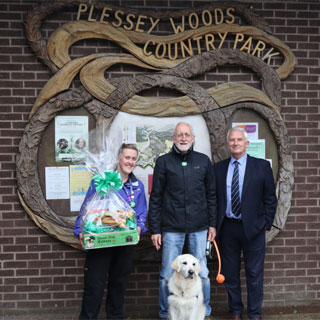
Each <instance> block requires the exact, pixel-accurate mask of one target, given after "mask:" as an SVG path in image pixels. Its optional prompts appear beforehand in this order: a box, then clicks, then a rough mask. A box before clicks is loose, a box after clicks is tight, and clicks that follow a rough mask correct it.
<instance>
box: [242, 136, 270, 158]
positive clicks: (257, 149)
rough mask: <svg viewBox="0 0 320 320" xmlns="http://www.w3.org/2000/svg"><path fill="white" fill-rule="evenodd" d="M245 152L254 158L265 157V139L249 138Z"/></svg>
mask: <svg viewBox="0 0 320 320" xmlns="http://www.w3.org/2000/svg"><path fill="white" fill-rule="evenodd" d="M247 153H248V154H249V155H250V156H252V157H256V158H262V159H265V158H266V141H265V140H264V139H260V140H250V143H249V147H248V148H247Z"/></svg>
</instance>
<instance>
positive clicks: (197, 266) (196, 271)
mask: <svg viewBox="0 0 320 320" xmlns="http://www.w3.org/2000/svg"><path fill="white" fill-rule="evenodd" d="M194 272H195V274H196V275H198V274H199V273H200V272H201V267H200V263H199V261H198V259H197V260H196V269H195V271H194Z"/></svg>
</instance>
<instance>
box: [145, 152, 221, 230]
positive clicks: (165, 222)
mask: <svg viewBox="0 0 320 320" xmlns="http://www.w3.org/2000/svg"><path fill="white" fill-rule="evenodd" d="M183 162H186V165H185V166H183V164H184V163H183ZM216 215H217V213H216V190H215V178H214V173H213V169H212V164H211V161H210V159H209V158H208V156H206V155H205V154H202V153H199V152H196V151H193V150H190V151H189V152H188V153H187V154H186V155H182V154H180V153H179V151H178V150H176V148H172V151H171V152H169V153H167V154H165V155H163V156H161V157H159V158H158V159H157V161H156V166H155V169H154V174H153V183H152V191H151V195H150V202H149V215H148V220H149V228H150V233H151V234H159V233H162V232H183V233H189V232H196V231H202V230H205V229H207V228H208V227H209V226H210V227H215V226H216Z"/></svg>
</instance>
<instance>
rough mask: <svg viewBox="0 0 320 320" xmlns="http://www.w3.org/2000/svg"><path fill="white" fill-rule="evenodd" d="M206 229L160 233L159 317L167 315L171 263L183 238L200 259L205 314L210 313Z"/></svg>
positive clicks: (179, 251) (179, 248)
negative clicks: (190, 231) (191, 231)
mask: <svg viewBox="0 0 320 320" xmlns="http://www.w3.org/2000/svg"><path fill="white" fill-rule="evenodd" d="M207 232H208V231H207V230H204V231H199V232H193V233H188V234H186V233H175V232H164V233H163V234H162V265H161V272H160V286H159V305H160V312H159V317H160V318H167V317H168V296H169V291H168V281H169V279H170V277H171V276H172V274H173V271H174V270H173V269H172V268H171V263H172V262H173V260H174V259H175V258H176V257H177V256H179V255H180V254H181V253H182V250H183V246H184V242H185V239H187V245H188V252H189V253H190V254H192V255H193V256H194V257H196V258H197V259H198V260H199V261H200V266H201V272H200V274H199V275H200V277H201V280H202V289H203V296H204V304H205V306H206V316H208V315H210V314H211V307H210V305H209V302H210V279H209V277H208V275H209V270H208V268H207V258H206V243H207Z"/></svg>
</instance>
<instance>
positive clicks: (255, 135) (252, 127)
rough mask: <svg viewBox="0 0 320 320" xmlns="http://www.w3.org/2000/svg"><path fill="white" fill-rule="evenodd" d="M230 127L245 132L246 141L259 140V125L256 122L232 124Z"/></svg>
mask: <svg viewBox="0 0 320 320" xmlns="http://www.w3.org/2000/svg"><path fill="white" fill-rule="evenodd" d="M232 127H233V128H234V127H240V128H243V129H244V130H246V132H247V135H248V140H250V141H251V140H257V139H259V123H258V122H233V123H232Z"/></svg>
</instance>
